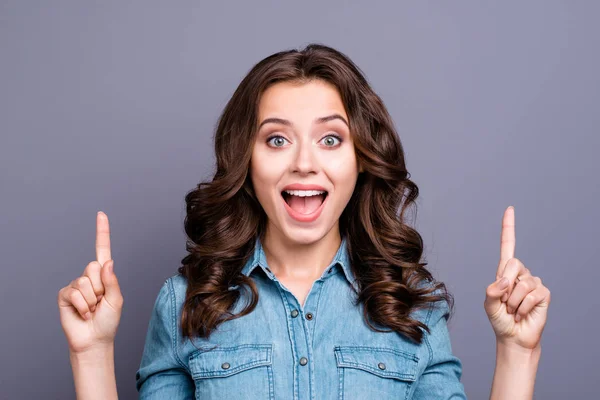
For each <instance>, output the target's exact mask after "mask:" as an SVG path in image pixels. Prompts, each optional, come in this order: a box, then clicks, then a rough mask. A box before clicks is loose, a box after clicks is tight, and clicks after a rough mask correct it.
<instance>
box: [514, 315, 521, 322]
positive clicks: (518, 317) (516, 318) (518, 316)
mask: <svg viewBox="0 0 600 400" xmlns="http://www.w3.org/2000/svg"><path fill="white" fill-rule="evenodd" d="M520 320H521V316H520V315H519V314H517V315H515V321H517V322H519V321H520Z"/></svg>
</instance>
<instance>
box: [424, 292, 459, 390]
mask: <svg viewBox="0 0 600 400" xmlns="http://www.w3.org/2000/svg"><path fill="white" fill-rule="evenodd" d="M449 311H450V309H449V308H448V304H447V303H446V302H445V301H440V302H437V303H435V304H434V305H432V309H431V314H430V316H429V318H428V324H427V326H428V327H429V329H430V330H431V334H427V332H424V334H425V336H424V340H425V341H426V345H427V347H428V349H429V361H428V363H427V367H426V368H425V371H423V374H422V375H421V376H420V377H419V379H418V380H417V382H415V383H416V388H415V392H414V397H413V399H414V400H426V399H436V400H465V399H466V398H467V396H466V394H465V388H464V386H463V384H462V383H461V382H460V379H461V377H462V363H461V361H460V359H458V358H457V357H456V356H454V355H453V354H452V346H451V342H450V334H449V331H448V325H447V321H448V316H449Z"/></svg>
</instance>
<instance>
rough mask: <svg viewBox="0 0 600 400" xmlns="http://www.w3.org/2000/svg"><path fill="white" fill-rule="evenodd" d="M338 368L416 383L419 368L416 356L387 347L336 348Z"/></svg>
mask: <svg viewBox="0 0 600 400" xmlns="http://www.w3.org/2000/svg"><path fill="white" fill-rule="evenodd" d="M334 352H335V359H336V362H337V366H338V367H347V368H357V369H362V370H363V371H367V372H370V373H372V374H375V375H378V376H380V377H382V378H395V379H399V380H403V381H411V382H413V381H415V380H416V379H417V370H418V366H419V357H417V355H416V354H413V353H409V352H405V351H401V350H396V349H392V348H385V347H369V346H335V347H334Z"/></svg>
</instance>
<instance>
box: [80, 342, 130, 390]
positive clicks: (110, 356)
mask: <svg viewBox="0 0 600 400" xmlns="http://www.w3.org/2000/svg"><path fill="white" fill-rule="evenodd" d="M70 358H71V367H72V369H73V379H74V381H75V393H76V394H77V400H94V399H102V400H117V399H118V396H117V382H116V378H115V357H114V345H112V346H110V347H109V348H107V349H103V350H98V351H94V352H90V353H86V354H74V353H71V355H70Z"/></svg>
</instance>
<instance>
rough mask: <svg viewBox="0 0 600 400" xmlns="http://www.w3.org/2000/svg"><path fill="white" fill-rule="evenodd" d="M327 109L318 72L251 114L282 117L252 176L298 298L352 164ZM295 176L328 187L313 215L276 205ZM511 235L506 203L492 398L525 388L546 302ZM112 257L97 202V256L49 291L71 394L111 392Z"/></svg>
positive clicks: (329, 248)
mask: <svg viewBox="0 0 600 400" xmlns="http://www.w3.org/2000/svg"><path fill="white" fill-rule="evenodd" d="M333 113H338V114H339V115H340V116H341V117H343V118H344V119H346V121H347V116H346V114H345V112H343V105H342V102H341V99H340V97H339V94H338V93H337V91H336V90H335V89H334V88H332V87H331V86H329V85H327V84H324V83H323V82H317V81H313V82H309V83H305V84H303V85H293V84H288V83H278V84H276V85H274V86H272V87H271V88H270V89H269V90H267V91H266V92H265V93H264V94H263V97H262V98H261V101H260V110H259V123H260V121H264V120H265V119H266V118H272V117H277V118H285V119H286V120H288V121H289V122H290V123H289V125H282V124H281V123H278V124H271V123H269V124H266V125H265V126H264V127H263V128H264V129H263V128H261V129H262V130H261V132H260V133H259V135H258V137H257V140H256V143H255V145H254V148H253V156H252V162H251V164H252V165H251V179H252V182H253V184H254V186H255V190H256V193H257V196H258V198H259V201H260V202H261V205H262V206H263V207H264V209H265V212H266V213H267V216H268V219H269V220H268V228H267V233H266V238H265V243H264V246H265V252H266V254H267V259H268V260H267V261H268V263H269V265H270V266H271V267H272V270H273V273H274V274H276V275H277V276H278V278H279V279H282V281H283V282H284V284H289V285H290V287H292V286H293V285H296V286H293V289H292V290H293V292H294V293H295V294H296V295H297V296H298V297H299V299H300V300H301V302H302V301H303V297H302V296H304V295H305V292H304V291H305V287H306V286H305V285H306V284H307V282H310V283H312V281H314V280H315V279H317V278H318V277H319V276H320V274H321V273H322V270H323V268H326V266H327V265H328V264H329V262H330V261H331V260H332V258H333V257H334V254H335V252H336V251H337V249H338V247H339V245H340V243H341V239H340V233H339V229H338V224H337V222H338V218H339V216H340V215H341V212H342V211H343V209H344V207H345V205H346V203H347V202H348V200H349V199H350V195H351V193H352V191H353V190H354V185H355V182H356V177H357V175H358V173H360V172H361V168H360V166H359V165H358V164H357V162H356V158H355V155H354V148H353V145H352V138H351V137H350V135H349V131H348V130H347V128H344V126H345V125H344V123H343V122H342V121H339V120H335V121H329V122H327V123H323V124H318V123H316V122H315V119H316V118H320V117H323V116H327V115H330V114H333ZM330 132H336V133H338V134H339V135H340V136H341V137H342V139H343V142H342V144H341V145H340V146H338V147H335V148H329V146H330V145H331V144H334V145H336V146H337V141H334V142H330V141H329V140H328V139H327V140H326V141H325V142H324V141H323V140H322V139H323V138H325V137H326V136H327V135H328V134H329V133H330ZM273 133H277V134H278V135H281V136H283V137H285V138H287V139H288V140H287V141H283V142H281V141H277V144H278V145H283V146H282V147H277V148H273V147H269V146H268V144H267V141H266V139H267V137H268V136H265V135H270V134H273ZM272 142H273V141H271V143H272ZM296 182H303V183H316V184H319V185H322V186H323V187H325V188H326V189H327V190H328V191H329V196H332V197H331V199H329V200H330V201H331V202H330V203H329V204H328V205H326V207H325V208H326V209H324V210H323V213H322V215H321V216H320V217H319V219H317V220H316V221H314V222H312V223H298V222H296V221H294V220H292V219H291V218H290V217H289V216H288V215H287V214H286V211H285V210H284V209H283V208H282V207H283V204H282V203H281V202H282V201H283V200H282V199H281V196H280V192H281V189H282V188H283V186H285V185H287V184H290V183H296ZM515 243H516V240H515V214H514V208H513V207H508V208H507V209H506V210H505V212H504V216H503V219H502V230H501V239H500V261H499V262H498V266H497V269H496V281H495V282H493V283H491V284H490V285H489V286H488V287H487V288H486V294H485V301H484V309H485V312H486V314H487V316H488V318H489V320H490V323H491V325H492V328H493V330H494V333H495V335H496V368H495V371H494V378H493V383H492V388H491V392H490V399H492V400H504V399H506V400H509V399H510V400H519V399H532V398H533V389H534V383H535V376H536V372H537V367H538V363H539V359H540V355H541V345H540V340H541V335H542V332H543V329H544V326H545V324H546V318H547V312H548V307H549V304H550V291H549V290H548V288H546V287H545V286H544V285H543V284H542V281H541V279H540V278H539V277H536V276H533V275H532V274H531V271H530V270H529V269H527V268H526V267H525V265H524V264H523V263H522V262H521V261H520V260H519V259H517V258H515ZM113 265H114V262H113V260H112V257H111V244H110V229H109V222H108V217H107V216H106V214H104V213H102V212H99V213H98V216H97V218H96V260H95V261H92V262H91V263H89V264H88V265H87V267H86V268H85V270H84V272H83V274H82V276H81V277H78V278H76V279H75V280H73V281H72V282H71V283H69V284H68V285H67V286H65V287H63V288H62V289H61V290H60V291H59V293H58V306H59V311H60V319H61V325H62V327H63V330H64V332H65V336H66V338H67V341H68V344H69V350H70V360H71V366H72V369H73V377H74V381H75V390H76V393H77V398H78V399H80V400H81V399H86V400H87V399H117V388H116V379H115V371H114V339H115V335H116V332H117V327H118V325H119V321H120V317H121V311H122V307H123V296H122V294H121V290H120V288H119V284H118V280H117V277H116V275H115V274H114V272H113ZM503 283H504V285H503ZM88 313H89V317H88V316H86V314H88Z"/></svg>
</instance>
